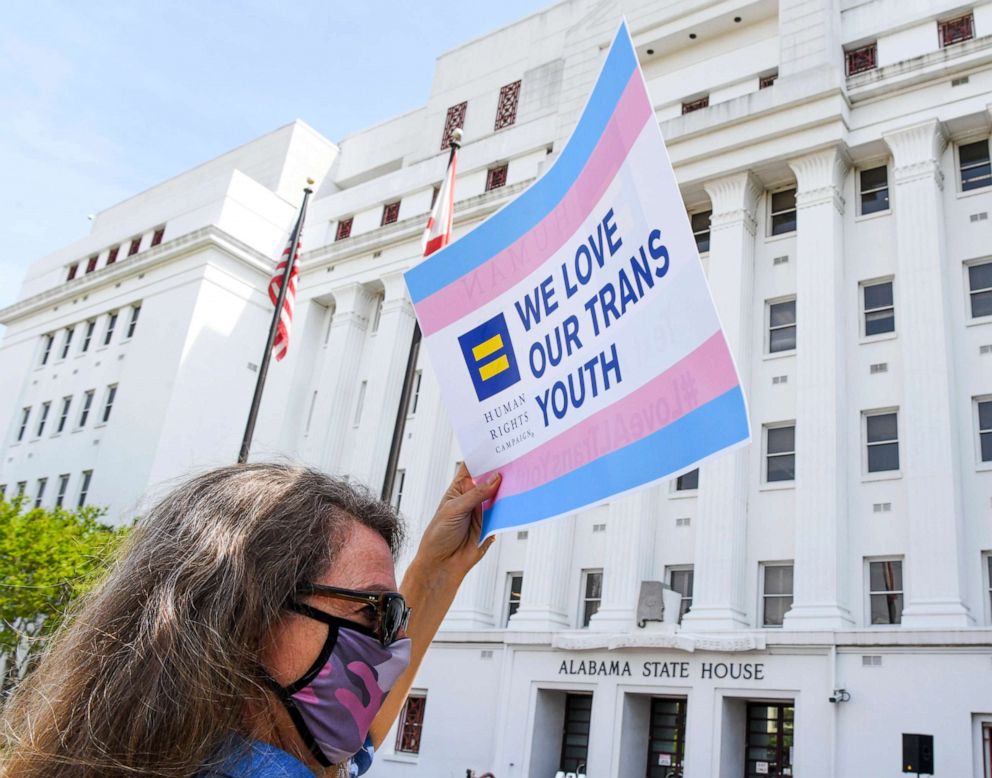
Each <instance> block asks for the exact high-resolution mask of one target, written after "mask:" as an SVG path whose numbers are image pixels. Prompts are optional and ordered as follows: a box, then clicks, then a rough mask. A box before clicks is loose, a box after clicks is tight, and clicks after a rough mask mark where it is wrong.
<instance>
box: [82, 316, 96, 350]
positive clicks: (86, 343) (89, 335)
mask: <svg viewBox="0 0 992 778" xmlns="http://www.w3.org/2000/svg"><path fill="white" fill-rule="evenodd" d="M95 329H96V319H90V320H89V321H88V322H86V332H85V334H84V335H83V345H82V347H81V348H80V349H79V351H80V353H82V354H85V353H86V352H87V351H89V348H90V342H91V341H92V340H93V330H95Z"/></svg>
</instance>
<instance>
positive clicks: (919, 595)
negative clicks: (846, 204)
mask: <svg viewBox="0 0 992 778" xmlns="http://www.w3.org/2000/svg"><path fill="white" fill-rule="evenodd" d="M884 138H885V142H886V143H887V144H888V145H889V148H890V149H891V150H892V155H893V158H894V164H893V168H894V176H893V178H894V183H895V186H894V192H893V197H892V205H893V210H894V214H895V221H896V253H897V256H898V258H899V263H898V266H897V269H896V277H895V287H894V288H895V291H896V306H897V307H896V310H897V313H896V321H897V322H898V323H897V327H898V332H899V342H900V344H901V347H902V364H903V405H902V407H901V408H900V409H899V460H900V461H899V464H900V468H901V471H902V474H903V478H904V480H905V485H906V514H907V516H906V518H907V523H908V526H909V545H908V548H907V551H906V560H905V562H904V571H903V572H904V574H905V575H904V581H905V584H904V585H905V590H906V607H905V609H904V610H903V617H902V623H903V626H906V627H942V628H954V627H964V626H968V625H969V624H971V623H972V617H971V614H970V613H969V612H968V608H967V606H966V605H965V604H964V602H963V597H962V593H963V592H964V591H965V584H964V581H963V575H964V570H965V568H966V567H967V565H966V564H965V559H966V556H965V553H964V542H965V526H964V523H965V522H964V510H963V507H962V504H961V489H960V484H959V483H958V473H960V472H961V470H960V462H959V450H960V449H959V447H958V445H957V440H956V434H955V430H956V416H955V413H954V410H953V409H954V407H955V406H956V405H957V404H958V403H960V402H964V400H965V399H966V398H963V397H961V396H959V393H958V391H957V384H956V381H955V375H954V359H953V353H954V351H953V344H952V342H951V332H950V328H949V325H950V323H951V322H952V321H954V317H953V316H951V314H950V311H951V308H950V307H949V295H950V294H951V289H952V285H951V284H950V280H949V279H948V276H947V274H948V273H949V272H952V271H953V270H954V268H951V267H950V265H949V259H948V256H947V247H946V243H945V240H944V207H943V199H942V198H943V187H944V177H943V174H942V173H941V170H940V158H941V155H942V153H943V151H944V148H945V146H946V144H947V141H946V138H945V136H944V132H943V128H942V127H941V125H940V123H939V122H937V121H935V120H931V121H928V122H924V123H922V124H918V125H916V126H913V127H908V128H906V129H903V130H898V131H896V132H891V133H888V134H886V135H885V136H884ZM952 304H953V305H955V306H956V305H958V304H959V303H958V302H957V301H956V300H955V301H954V302H953V303H952ZM900 312H902V313H900Z"/></svg>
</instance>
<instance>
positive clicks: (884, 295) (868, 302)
mask: <svg viewBox="0 0 992 778" xmlns="http://www.w3.org/2000/svg"><path fill="white" fill-rule="evenodd" d="M861 288H862V290H863V295H862V300H863V302H864V317H865V318H864V322H865V336H866V337H871V336H872V335H883V334H885V333H887V332H895V331H896V309H895V304H894V303H893V298H892V282H891V281H882V282H880V283H876V284H862V287H861Z"/></svg>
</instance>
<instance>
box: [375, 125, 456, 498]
mask: <svg viewBox="0 0 992 778" xmlns="http://www.w3.org/2000/svg"><path fill="white" fill-rule="evenodd" d="M461 141H462V133H461V128H457V129H455V130H454V132H452V133H451V140H450V141H449V143H450V145H451V153H450V154H448V167H451V163H452V161H453V160H454V158H455V153H456V152H457V151H458V149H459V148H461V145H462V142H461ZM445 170H446V171H447V168H446V169H445ZM421 337H422V335H421V332H420V322H418V321H416V320H414V323H413V337H412V338H411V339H410V353H409V355H408V356H407V359H406V373H404V375H403V389H402V391H401V392H400V405H399V408H397V409H396V421H395V422H394V423H393V439H392V441H391V442H390V444H389V457H388V458H387V459H386V476H385V478H383V479H382V493H381V495H380V496H381V498H382V499H383V500H390V499H392V496H393V494H392V492H393V484H394V483H395V482H396V466H397V465H398V464H399V461H400V448H401V447H402V446H403V433H404V431H405V430H406V409H407V408H408V407H409V405H410V395H411V394H412V392H413V380H414V378H415V377H416V375H417V357H418V356H419V355H420V340H421Z"/></svg>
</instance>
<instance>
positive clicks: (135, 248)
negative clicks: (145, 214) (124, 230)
mask: <svg viewBox="0 0 992 778" xmlns="http://www.w3.org/2000/svg"><path fill="white" fill-rule="evenodd" d="M139 251H141V236H140V235H139V236H138V237H137V238H133V239H132V240H131V245H130V246H128V248H127V255H128V256H129V257H133V256H134V255H135V254H137V253H138V252H139Z"/></svg>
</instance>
